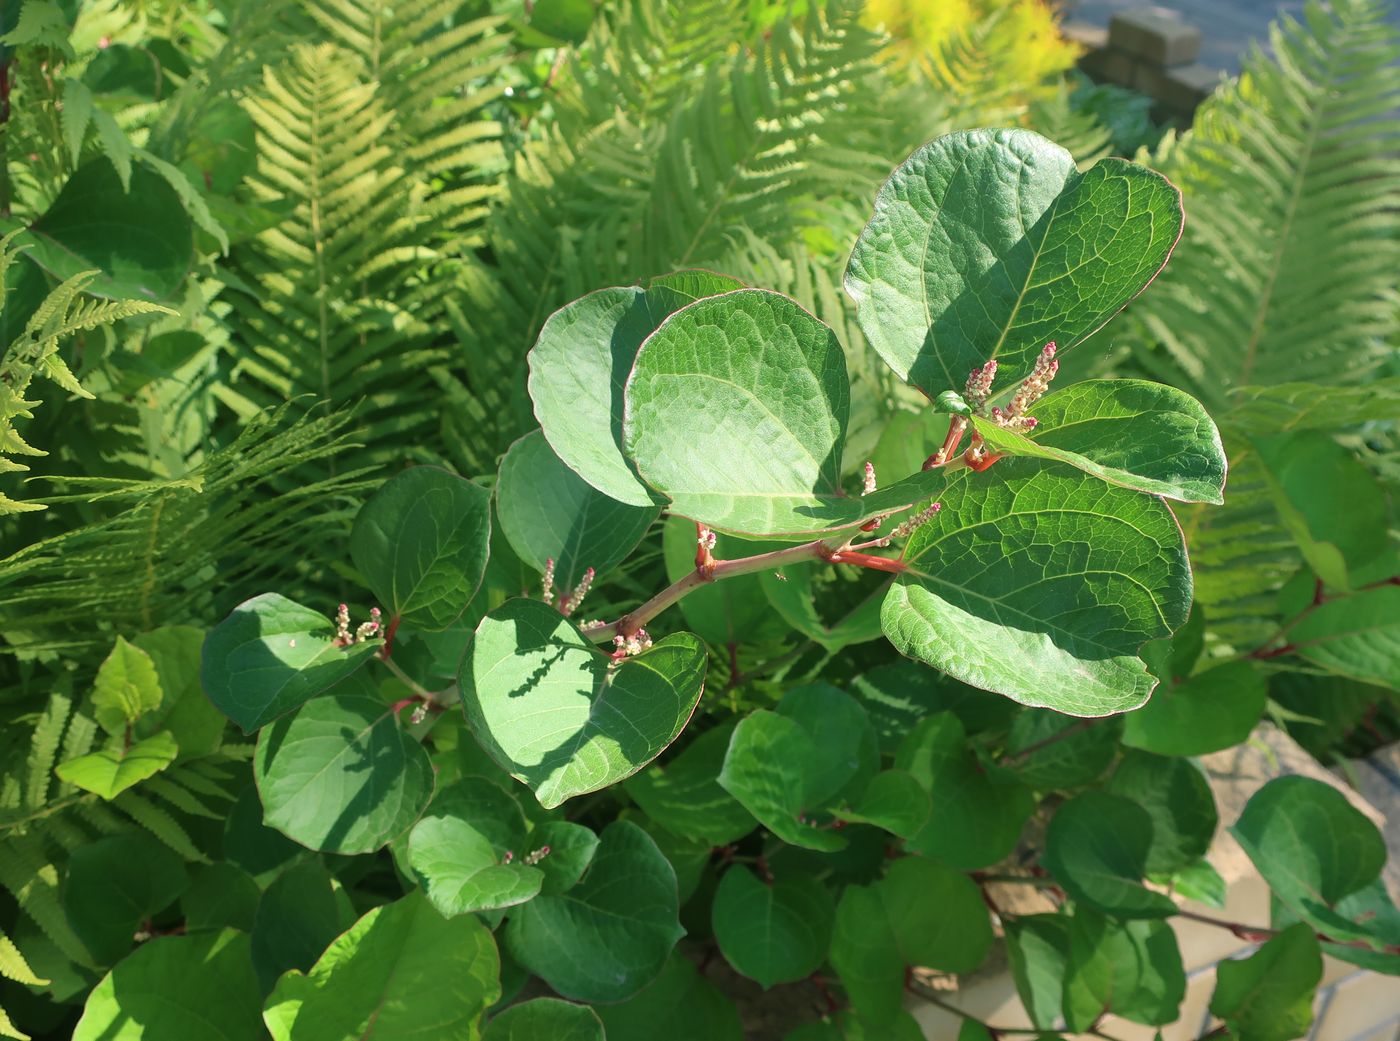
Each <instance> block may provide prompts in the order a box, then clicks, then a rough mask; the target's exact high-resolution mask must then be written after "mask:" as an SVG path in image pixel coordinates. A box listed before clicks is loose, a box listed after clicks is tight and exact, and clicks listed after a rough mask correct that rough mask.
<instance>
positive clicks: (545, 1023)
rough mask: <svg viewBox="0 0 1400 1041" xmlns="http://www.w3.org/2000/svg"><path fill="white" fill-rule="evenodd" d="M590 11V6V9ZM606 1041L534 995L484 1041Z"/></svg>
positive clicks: (579, 1009)
mask: <svg viewBox="0 0 1400 1041" xmlns="http://www.w3.org/2000/svg"><path fill="white" fill-rule="evenodd" d="M590 10H591V8H590ZM542 1038H549V1041H603V1024H602V1021H601V1020H599V1019H598V1013H596V1012H594V1011H593V1010H592V1009H591V1008H589V1007H588V1006H587V1005H575V1004H573V1003H572V1002H569V1001H560V1000H559V999H558V998H534V999H532V1000H530V1001H525V1002H521V1003H520V1004H519V1005H512V1006H510V1008H507V1009H502V1010H501V1011H500V1013H498V1014H497V1015H495V1016H493V1017H492V1018H491V1022H490V1023H488V1024H487V1025H486V1033H484V1034H482V1035H481V1041H541V1039H542Z"/></svg>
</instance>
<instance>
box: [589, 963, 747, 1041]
mask: <svg viewBox="0 0 1400 1041" xmlns="http://www.w3.org/2000/svg"><path fill="white" fill-rule="evenodd" d="M598 1015H599V1017H600V1018H601V1019H602V1020H603V1026H605V1027H606V1028H607V1036H608V1041H656V1039H657V1038H665V1039H666V1041H743V1036H744V1032H743V1029H742V1028H741V1027H740V1025H739V1010H738V1007H737V1006H736V1005H735V1004H734V1002H733V1001H732V1000H730V998H729V997H728V996H726V995H725V994H722V993H721V992H720V991H719V990H718V989H717V988H716V987H715V985H714V984H713V983H711V982H710V981H709V980H707V979H705V977H703V976H701V975H700V973H699V972H697V971H696V970H695V966H694V965H693V964H691V962H690V960H689V959H688V958H686V957H685V956H684V955H682V954H672V955H671V957H670V958H669V959H668V960H667V962H666V967H665V968H664V969H662V970H661V975H660V976H659V977H657V979H656V982H654V983H652V984H650V985H649V986H648V987H647V988H646V989H645V990H643V991H642V992H641V993H640V994H638V995H636V996H635V997H632V998H629V999H628V1000H627V1001H624V1002H621V1003H619V1004H615V1005H604V1006H602V1007H601V1008H599V1009H598Z"/></svg>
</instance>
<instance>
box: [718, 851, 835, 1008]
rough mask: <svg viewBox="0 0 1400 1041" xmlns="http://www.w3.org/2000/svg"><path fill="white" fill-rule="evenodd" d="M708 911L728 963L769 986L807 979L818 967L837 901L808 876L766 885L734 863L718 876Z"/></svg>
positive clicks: (826, 947)
mask: <svg viewBox="0 0 1400 1041" xmlns="http://www.w3.org/2000/svg"><path fill="white" fill-rule="evenodd" d="M710 914H711V919H712V921H713V923H714V930H715V940H716V942H718V944H719V949H720V950H721V951H722V952H723V953H724V957H725V958H726V959H727V960H728V961H729V964H730V965H732V966H733V967H734V968H735V970H736V971H738V972H741V973H743V974H744V975H745V976H747V977H749V978H750V979H753V980H757V981H758V982H759V983H761V984H762V985H763V986H764V987H765V988H768V987H771V986H773V985H774V984H777V983H792V982H794V981H796V980H800V979H805V978H806V977H807V976H810V975H811V974H812V973H813V972H815V971H816V970H817V969H818V968H820V967H821V964H822V962H824V961H825V960H826V952H827V949H828V948H829V947H830V945H831V927H832V924H833V922H834V920H835V917H836V902H835V901H834V900H833V899H832V898H831V894H830V893H829V892H828V891H827V889H826V887H825V886H823V885H822V884H821V883H820V882H818V881H817V880H816V879H814V878H812V877H811V876H810V875H805V874H798V875H792V876H791V877H784V878H779V879H776V880H774V881H773V882H771V883H767V884H765V883H763V882H760V881H759V880H758V879H757V878H756V877H754V875H753V873H752V872H750V871H749V870H748V869H746V868H743V867H738V866H735V867H731V868H730V869H729V870H728V871H726V872H725V873H724V877H723V878H721V879H720V882H719V888H718V889H716V890H715V898H714V904H713V906H712V907H711V911H710Z"/></svg>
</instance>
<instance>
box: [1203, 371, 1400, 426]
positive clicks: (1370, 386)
mask: <svg viewBox="0 0 1400 1041" xmlns="http://www.w3.org/2000/svg"><path fill="white" fill-rule="evenodd" d="M1230 399H1231V401H1232V402H1233V403H1234V407H1233V408H1232V409H1231V410H1230V411H1229V412H1228V413H1227V414H1226V422H1227V423H1228V425H1229V426H1230V429H1231V430H1238V431H1240V432H1241V433H1243V434H1245V435H1247V436H1264V437H1269V436H1273V435H1275V434H1280V433H1283V432H1285V431H1289V430H1341V429H1343V428H1345V427H1351V426H1357V425H1359V424H1361V423H1364V422H1366V421H1367V420H1371V419H1383V418H1386V417H1393V416H1397V415H1400V376H1391V377H1389V378H1381V379H1367V380H1365V381H1363V382H1360V383H1356V384H1354V385H1351V386H1342V387H1334V386H1328V385H1327V384H1324V383H1302V382H1300V383H1277V384H1274V385H1272V386H1267V387H1235V388H1234V389H1232V390H1231V391H1230Z"/></svg>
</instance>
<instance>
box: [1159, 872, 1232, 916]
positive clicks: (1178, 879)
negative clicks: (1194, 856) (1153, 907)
mask: <svg viewBox="0 0 1400 1041" xmlns="http://www.w3.org/2000/svg"><path fill="white" fill-rule="evenodd" d="M1170 881H1171V885H1172V889H1173V891H1174V892H1176V893H1177V894H1179V895H1180V896H1182V897H1185V898H1186V899H1187V900H1195V901H1196V902H1197V903H1200V904H1205V905H1206V906H1207V907H1214V908H1216V909H1218V910H1224V908H1225V897H1226V893H1227V889H1226V885H1225V879H1223V878H1221V877H1220V872H1219V871H1216V870H1215V868H1214V867H1212V866H1211V864H1210V861H1208V860H1198V861H1196V862H1195V863H1194V864H1187V865H1186V866H1185V867H1183V868H1180V869H1179V870H1177V871H1175V872H1173V873H1172V876H1171V880H1170Z"/></svg>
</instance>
